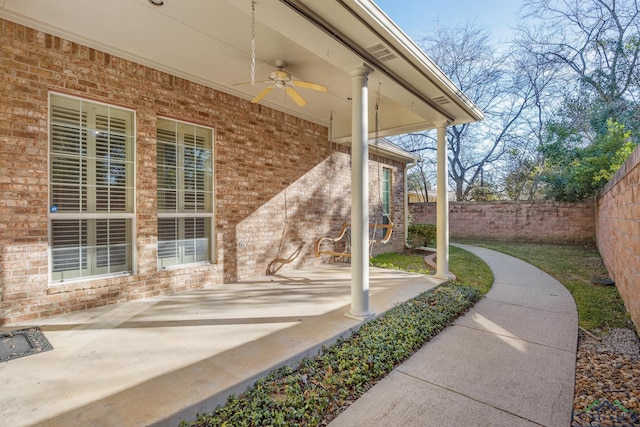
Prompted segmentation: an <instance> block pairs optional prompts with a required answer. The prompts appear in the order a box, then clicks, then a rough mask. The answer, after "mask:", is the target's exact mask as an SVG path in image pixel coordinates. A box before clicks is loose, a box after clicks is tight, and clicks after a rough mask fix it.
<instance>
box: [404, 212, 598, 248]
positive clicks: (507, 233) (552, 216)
mask: <svg viewBox="0 0 640 427" xmlns="http://www.w3.org/2000/svg"><path fill="white" fill-rule="evenodd" d="M409 212H410V213H411V222H412V223H427V224H435V223H436V204H435V203H412V204H410V205H409ZM449 233H450V238H451V239H485V240H497V241H520V242H540V243H574V244H576V243H577V244H594V238H595V207H594V203H593V202H583V203H558V202H461V203H456V202H449Z"/></svg>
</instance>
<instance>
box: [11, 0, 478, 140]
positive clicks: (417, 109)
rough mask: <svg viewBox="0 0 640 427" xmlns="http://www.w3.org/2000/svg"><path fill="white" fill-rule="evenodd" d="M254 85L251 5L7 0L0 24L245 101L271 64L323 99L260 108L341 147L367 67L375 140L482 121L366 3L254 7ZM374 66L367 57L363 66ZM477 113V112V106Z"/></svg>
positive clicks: (226, 0)
mask: <svg viewBox="0 0 640 427" xmlns="http://www.w3.org/2000/svg"><path fill="white" fill-rule="evenodd" d="M255 10H256V28H255V33H256V71H255V74H256V81H258V82H259V83H257V84H256V85H240V86H237V85H236V84H237V83H240V82H247V81H249V80H250V53H251V1H249V0H246V1H244V0H243V1H239V0H165V5H164V6H161V7H156V6H153V5H151V4H150V3H149V2H148V0H109V1H101V2H99V1H96V0H91V1H88V0H64V1H51V0H4V1H3V2H0V17H3V18H6V19H8V20H11V21H14V22H18V23H21V24H24V25H26V26H29V27H32V28H36V29H39V30H43V31H46V32H48V33H51V34H54V35H56V36H59V37H62V38H65V39H68V40H72V41H76V42H78V43H81V44H84V45H87V46H89V47H93V48H96V49H99V50H102V51H105V52H107V53H111V54H114V55H117V56H120V57H123V58H125V59H129V60H132V61H135V62H138V63H142V64H144V65H148V66H151V67H153V68H156V69H159V70H162V71H166V72H168V73H171V74H174V75H177V76H179V77H183V78H186V79H189V80H192V81H195V82H197V83H200V84H203V85H206V86H210V87H213V88H215V89H218V90H221V91H224V92H227V93H230V94H233V95H236V96H239V97H241V98H244V99H247V100H250V99H252V98H253V97H254V96H256V95H257V94H258V93H259V92H260V91H261V90H262V89H263V88H264V87H265V85H264V84H263V83H260V82H261V81H263V80H265V79H266V78H267V77H268V75H269V73H270V72H271V71H272V70H273V68H274V67H275V61H276V60H285V61H287V63H288V65H287V67H286V70H288V71H289V72H291V74H292V75H293V78H294V79H297V80H304V81H311V82H315V83H319V84H323V85H325V86H327V87H328V88H329V92H328V93H322V92H316V91H311V90H306V89H300V90H299V92H300V93H301V95H302V96H303V97H304V98H305V99H306V100H307V101H308V105H307V106H305V107H298V106H297V105H296V104H295V103H294V102H292V101H291V100H290V99H288V98H287V97H286V96H284V92H282V91H276V90H274V91H273V92H272V93H271V94H269V95H268V96H267V97H266V98H264V99H263V101H262V102H261V104H264V105H267V106H269V107H272V108H275V109H278V110H281V111H284V112H286V113H288V114H292V115H294V116H298V117H301V118H304V119H306V120H310V121H312V122H315V123H320V124H322V125H325V126H328V125H329V117H330V116H331V115H333V118H334V120H333V135H334V139H336V140H343V141H346V140H348V139H349V135H350V132H351V102H350V97H351V91H352V86H351V77H350V75H349V71H350V70H352V69H353V68H355V67H357V66H361V65H362V64H363V63H367V64H369V65H373V66H374V68H375V71H374V72H373V73H372V74H371V75H370V76H369V111H370V114H369V129H370V134H371V135H373V134H374V127H375V115H374V114H375V112H374V111H375V103H376V99H377V97H378V89H379V90H380V96H379V99H380V115H379V117H380V120H379V125H380V129H379V131H380V132H379V135H380V136H388V135H393V134H398V133H404V132H408V131H417V130H423V129H426V128H430V127H433V126H434V123H435V122H437V121H441V120H451V121H452V122H453V123H466V122H470V121H475V120H478V119H481V118H482V113H480V112H479V111H478V110H477V108H475V107H474V106H473V105H472V104H471V105H469V103H468V102H466V98H464V97H463V96H462V95H460V94H459V93H456V90H457V89H455V87H454V86H453V84H451V82H450V81H449V80H448V79H447V78H446V77H444V76H443V75H441V73H440V74H439V70H438V69H437V67H435V66H433V64H431V62H430V61H429V60H428V58H427V57H426V55H424V54H423V53H422V52H421V51H419V49H418V48H417V47H416V46H415V45H414V44H413V42H411V40H410V39H408V37H406V36H405V35H404V34H403V33H402V32H401V31H400V30H399V29H398V28H397V27H396V26H395V24H393V22H392V21H391V20H389V19H388V18H387V17H386V15H384V13H382V11H380V9H379V8H378V7H377V6H375V4H374V3H373V2H371V1H368V0H322V1H318V0H256V2H255ZM369 59H371V60H369ZM474 108H475V109H474Z"/></svg>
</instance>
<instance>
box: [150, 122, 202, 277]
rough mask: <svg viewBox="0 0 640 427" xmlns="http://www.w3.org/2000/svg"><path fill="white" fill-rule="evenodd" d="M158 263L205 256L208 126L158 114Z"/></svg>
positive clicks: (177, 262)
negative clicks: (161, 116) (171, 118)
mask: <svg viewBox="0 0 640 427" xmlns="http://www.w3.org/2000/svg"><path fill="white" fill-rule="evenodd" d="M157 148H158V149H157V161H158V167H157V173H158V268H159V269H162V268H166V267H170V266H175V265H182V264H190V263H196V262H206V261H210V260H211V258H212V257H211V242H212V241H213V239H212V223H213V130H212V129H210V128H205V127H201V126H196V125H193V124H188V123H183V122H179V121H175V120H170V119H164V118H159V119H158V126H157Z"/></svg>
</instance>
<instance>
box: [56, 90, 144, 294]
mask: <svg viewBox="0 0 640 427" xmlns="http://www.w3.org/2000/svg"><path fill="white" fill-rule="evenodd" d="M48 102H49V105H48V107H49V114H48V121H49V146H48V156H49V159H48V167H49V174H48V176H49V185H48V201H49V203H48V204H49V217H48V225H49V249H48V253H49V284H50V285H56V284H62V283H69V282H76V281H86V280H92V279H96V278H103V277H111V276H120V275H123V274H132V273H134V272H135V265H136V253H135V244H134V242H135V229H136V221H135V206H136V200H135V189H136V162H135V158H136V114H135V111H134V110H131V109H127V108H123V107H120V106H113V105H110V104H106V103H101V102H97V101H93V100H86V99H83V98H78V97H74V96H70V95H66V94H59V93H55V92H50V93H49V101H48ZM75 106H77V107H79V110H74V109H73V108H74V107H75ZM65 107H66V108H69V109H70V110H71V111H77V112H78V113H79V115H80V117H82V115H83V114H85V112H86V122H85V123H84V124H83V123H78V125H77V126H74V125H71V124H70V122H66V123H63V122H61V121H58V120H54V119H53V115H54V110H53V109H54V108H61V109H63V108H65ZM96 111H100V112H102V113H105V112H106V116H104V115H102V116H100V117H101V119H102V120H105V119H106V123H107V124H106V126H107V127H108V132H107V134H108V136H107V139H108V140H109V139H110V138H112V135H113V136H114V137H115V136H116V135H115V132H114V131H113V130H112V129H113V128H112V127H111V120H112V118H113V119H119V120H120V121H121V122H123V123H125V130H126V131H125V132H124V133H119V134H117V141H120V142H121V145H124V147H125V149H124V159H122V158H120V159H117V160H116V161H113V163H112V160H111V158H112V157H111V155H112V154H111V152H109V153H107V154H106V155H105V156H104V158H103V159H102V162H103V168H104V167H105V166H104V161H105V159H106V161H107V163H108V166H107V168H109V170H108V171H107V172H106V173H105V171H104V170H103V171H102V173H103V176H104V177H105V178H106V179H109V180H111V178H110V177H111V176H112V175H111V168H115V170H116V173H118V172H119V171H121V170H124V171H125V172H124V173H125V176H124V180H125V183H124V185H123V186H113V187H112V186H111V185H99V184H98V183H97V176H98V170H99V168H100V166H99V163H100V159H99V157H98V156H99V154H98V153H97V151H98V149H99V146H98V144H97V143H96V141H97V140H98V135H99V134H100V132H102V131H101V130H99V128H98V126H97V121H98V120H99V119H96V117H98V115H96V113H95V112H96ZM80 120H82V119H80ZM92 125H95V126H92ZM55 126H59V127H60V128H64V129H65V130H61V131H60V132H66V130H70V133H73V132H74V131H79V135H82V134H83V133H84V135H86V143H84V144H83V141H79V143H78V146H77V148H78V153H79V154H77V155H74V154H72V153H70V151H64V150H62V151H59V147H58V149H54V148H55V147H54V144H57V142H55V141H54V127H55ZM114 126H115V125H114ZM72 136H73V135H72ZM56 138H64V136H61V134H60V133H58V134H56ZM74 139H75V138H73V137H72V138H71V139H70V141H73V140H74ZM103 144H104V142H103ZM106 144H107V147H109V146H110V145H111V142H110V141H109V142H107V143H106ZM67 147H73V143H72V144H70V145H67ZM100 148H102V149H104V145H103V146H102V147H100ZM54 162H58V164H62V165H64V164H67V165H73V166H71V167H70V172H73V167H77V170H78V171H82V172H78V173H79V175H80V176H78V181H77V182H78V184H75V183H73V182H72V181H73V177H72V176H71V175H67V177H68V178H70V179H65V176H64V172H63V173H62V174H57V175H56V170H59V169H56V168H54ZM76 162H77V165H76V164H75V163H76ZM114 165H115V166H114ZM63 167H64V166H63ZM118 168H120V169H118ZM54 169H55V170H54ZM82 174H84V175H82ZM54 175H55V178H56V179H55V180H54ZM116 178H117V177H116ZM116 178H113V179H116ZM74 188H77V194H74V193H75V192H74V190H72V189H74ZM66 190H68V191H69V192H70V193H71V194H70V195H69V196H68V197H66V196H65V191H66ZM116 190H119V191H118V194H119V195H115V196H113V197H112V193H111V192H112V191H116ZM83 193H84V196H83ZM99 193H101V194H102V198H101V197H100V196H99V195H98V194H99ZM105 194H106V195H105ZM76 197H77V208H74V207H73V205H74V204H75V203H76V202H75V201H74V199H76ZM67 202H69V203H70V205H71V207H69V206H66V205H65V203H67ZM105 203H106V204H105ZM74 221H78V222H80V221H84V227H83V226H80V225H79V226H78V228H76V229H75V230H78V236H77V238H78V241H81V240H83V239H82V235H83V234H84V235H85V236H86V239H85V241H84V242H82V243H79V245H78V246H72V245H70V244H67V245H62V246H60V247H55V246H54V245H56V242H55V241H54V240H55V239H54V227H56V226H58V225H61V224H63V222H66V224H68V225H70V226H71V227H73V224H72V223H73V222H74ZM105 222H106V223H108V225H106V227H107V228H109V227H111V226H112V225H117V224H124V226H123V227H120V229H121V230H124V231H123V233H122V234H121V236H123V238H124V240H125V242H124V243H119V244H115V245H108V244H107V245H104V244H100V240H104V238H105V235H99V234H98V229H99V227H100V226H103V227H104V226H105V225H104V223H105ZM101 223H102V224H101ZM83 230H84V232H83ZM71 236H72V237H73V238H75V236H73V235H71ZM106 236H107V237H106V238H107V239H110V238H113V237H114V236H112V235H109V234H107V235H106ZM71 241H72V239H68V240H67V243H69V242H71ZM76 251H77V252H76ZM122 251H124V263H123V264H111V256H116V257H117V258H118V259H119V258H122V256H123V255H122ZM65 253H66V254H69V255H72V257H71V260H70V261H69V263H70V265H74V264H75V265H77V266H78V268H75V269H74V268H68V269H61V270H59V271H55V270H54V267H55V265H54V264H55V263H56V258H57V259H58V260H60V259H63V257H64V256H65V255H64V254H65ZM76 254H77V255H78V258H77V259H75V260H74V259H73V257H74V256H75V255H76ZM105 259H106V261H105ZM63 263H64V261H63ZM105 265H106V266H105Z"/></svg>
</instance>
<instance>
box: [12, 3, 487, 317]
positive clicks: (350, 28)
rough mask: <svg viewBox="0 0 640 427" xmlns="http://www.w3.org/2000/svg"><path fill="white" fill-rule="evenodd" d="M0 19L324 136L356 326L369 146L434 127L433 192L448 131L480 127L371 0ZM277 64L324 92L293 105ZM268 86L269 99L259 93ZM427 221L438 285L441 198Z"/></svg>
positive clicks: (103, 8)
mask: <svg viewBox="0 0 640 427" xmlns="http://www.w3.org/2000/svg"><path fill="white" fill-rule="evenodd" d="M0 17H3V18H5V19H8V20H11V21H13V22H16V23H19V24H22V25H26V26H28V27H30V28H35V29H38V30H41V31H45V32H46V33H48V34H53V35H55V36H57V37H61V38H64V39H65V40H71V41H73V42H76V43H79V44H81V45H82V46H87V47H90V48H93V49H98V50H100V51H102V52H107V53H108V54H111V55H116V56H118V57H121V58H124V59H127V60H130V61H133V62H134V63H136V64H141V65H144V66H147V67H151V68H153V69H157V70H160V71H163V72H166V73H168V74H170V75H172V76H177V77H180V78H184V79H187V80H188V81H192V82H195V83H198V84H201V85H204V86H206V87H209V88H213V89H216V90H219V91H221V92H224V93H226V94H230V95H233V96H236V97H239V98H241V99H244V100H253V101H258V98H259V102H260V104H262V105H264V106H267V107H271V108H273V109H275V110H277V111H280V112H284V113H286V114H288V115H291V116H293V117H297V118H301V119H304V120H307V121H309V122H311V123H315V124H319V125H321V126H324V127H325V128H327V129H329V131H328V134H329V139H330V140H331V141H333V142H335V143H339V144H344V145H346V146H349V147H350V152H351V224H352V242H351V251H352V264H351V306H350V309H349V310H348V311H347V314H348V315H349V316H351V317H354V318H356V319H358V320H363V319H366V318H368V317H370V316H371V315H372V314H373V313H374V311H373V310H371V308H370V306H369V283H370V278H369V269H368V250H367V247H368V230H369V222H370V221H369V205H370V203H369V202H370V201H369V195H368V191H367V189H368V188H369V176H368V167H367V165H368V162H369V158H370V157H369V140H370V139H371V138H379V137H384V136H391V135H397V134H401V133H406V132H417V131H422V130H426V129H434V128H437V132H438V137H437V139H438V178H437V188H446V187H447V184H446V182H447V159H446V128H447V126H450V125H457V124H463V123H469V122H473V121H477V120H481V119H482V118H483V115H482V112H481V111H479V110H478V108H477V107H476V106H475V105H474V104H473V103H472V102H471V101H470V100H469V99H467V98H466V97H465V95H464V94H463V93H462V92H461V91H460V90H459V89H458V88H456V87H455V86H454V85H453V83H452V82H451V81H450V80H449V79H448V78H447V77H446V76H445V75H444V74H443V73H442V72H441V71H440V70H439V68H438V67H437V66H436V65H435V64H434V63H433V62H432V61H431V60H430V59H429V58H428V57H427V55H425V53H424V52H422V51H421V50H420V49H419V48H418V47H417V45H416V44H415V43H414V42H413V41H412V40H411V39H409V38H408V37H407V36H406V35H405V34H404V33H403V32H402V31H401V30H400V29H399V28H398V27H397V26H396V25H395V24H394V23H393V22H392V21H391V20H390V19H389V18H388V17H387V16H386V15H385V14H384V12H383V11H382V10H381V9H380V8H378V6H376V4H375V3H374V2H373V1H370V0H336V1H322V2H318V1H313V0H259V1H253V2H251V1H234V0H188V1H173V0H166V1H160V0H153V1H151V0H113V1H109V2H102V3H100V2H96V3H91V4H90V5H88V4H87V3H86V2H84V1H82V0H72V1H66V2H64V3H54V2H50V1H46V0H29V1H25V0H5V1H4V2H3V3H2V7H1V8H0ZM48 43H49V42H48V41H47V40H44V41H43V43H42V44H44V45H45V46H47V47H48V45H47V44H48ZM283 61H284V62H283ZM282 64H286V65H284V69H286V72H287V73H289V74H288V75H289V76H290V78H291V79H294V80H300V81H303V82H311V83H312V84H314V85H320V86H323V87H326V88H327V92H326V93H325V92H324V91H314V90H306V88H308V87H309V85H306V86H304V85H303V86H302V87H300V88H295V90H296V91H297V92H296V93H297V95H295V96H292V95H291V91H290V89H291V88H289V87H284V86H283V85H281V84H278V83H282V82H275V84H274V82H273V81H270V80H268V76H269V75H270V74H271V73H273V72H275V70H276V68H277V67H279V66H280V65H282ZM88 78H90V76H89V77H88ZM287 78H289V77H287ZM246 82H250V84H243V83H246ZM253 83H255V84H253ZM269 84H272V85H273V86H274V90H273V91H272V92H270V93H268V94H265V93H264V92H263V91H264V90H265V87H266V86H265V85H269ZM280 89H285V90H284V91H283V90H280ZM263 94H264V96H263ZM104 95H105V94H101V96H104ZM140 96H141V97H144V93H143V92H142V93H141V94H140ZM299 97H302V98H304V102H305V103H306V105H304V106H302V105H301V104H302V102H300V98H299ZM261 143H263V144H268V143H269V141H261ZM405 193H406V191H405ZM405 197H406V196H405ZM404 222H405V224H404V227H405V228H406V225H407V224H406V222H407V221H404ZM437 222H438V233H439V234H438V256H437V260H438V268H437V273H436V276H437V277H439V278H446V277H447V276H448V244H449V241H448V240H449V239H448V202H447V194H446V192H441V193H440V194H438V221H437ZM405 231H406V230H405ZM405 235H406V232H405ZM233 244H235V242H233Z"/></svg>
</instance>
